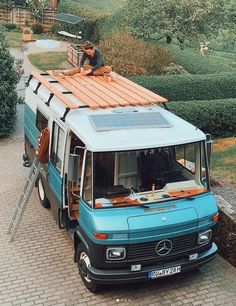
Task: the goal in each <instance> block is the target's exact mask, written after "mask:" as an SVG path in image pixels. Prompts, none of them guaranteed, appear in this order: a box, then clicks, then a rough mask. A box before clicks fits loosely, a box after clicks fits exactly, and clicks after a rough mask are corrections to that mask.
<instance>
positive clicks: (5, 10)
mask: <svg viewBox="0 0 236 306" xmlns="http://www.w3.org/2000/svg"><path fill="white" fill-rule="evenodd" d="M56 14H57V10H56V9H46V10H44V12H43V18H42V26H43V28H44V31H46V32H47V31H49V30H50V27H51V26H52V25H53V24H56V23H58V21H57V20H54V19H53V16H55V15H56ZM0 23H14V24H16V25H17V26H18V27H20V28H24V27H25V26H26V23H28V24H29V26H30V25H32V24H33V23H35V20H34V19H33V17H32V14H31V10H30V9H29V8H21V7H13V8H12V7H7V6H0Z"/></svg>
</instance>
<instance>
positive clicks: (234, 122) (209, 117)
mask: <svg viewBox="0 0 236 306" xmlns="http://www.w3.org/2000/svg"><path fill="white" fill-rule="evenodd" d="M168 108H169V109H170V111H171V112H173V113H174V114H176V115H178V116H179V117H181V118H183V119H184V120H187V121H188V122H190V123H192V124H193V125H195V126H196V127H198V128H199V129H201V130H202V131H203V132H205V133H210V134H211V135H212V136H215V137H229V136H236V99H222V100H220V99H219V100H210V101H209V100H204V101H185V102H180V101H179V102H171V103H168Z"/></svg>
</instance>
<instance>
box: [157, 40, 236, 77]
mask: <svg viewBox="0 0 236 306" xmlns="http://www.w3.org/2000/svg"><path fill="white" fill-rule="evenodd" d="M158 45H160V46H161V47H164V48H167V49H168V50H170V52H171V53H172V54H173V56H174V58H175V62H176V64H179V65H181V66H183V67H184V68H185V69H186V70H187V71H188V72H189V73H191V74H215V73H221V72H231V71H236V55H235V54H233V53H226V52H217V51H214V50H213V51H211V52H209V54H208V56H206V55H202V54H201V53H200V51H199V50H198V49H193V48H188V47H185V48H184V50H181V49H180V47H179V46H178V45H176V44H170V45H167V44H166V43H164V42H159V43H158Z"/></svg>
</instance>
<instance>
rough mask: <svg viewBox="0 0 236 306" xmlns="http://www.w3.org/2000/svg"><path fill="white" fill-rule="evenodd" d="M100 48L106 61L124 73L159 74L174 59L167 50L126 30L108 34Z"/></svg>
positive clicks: (117, 70)
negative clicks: (125, 31)
mask: <svg viewBox="0 0 236 306" xmlns="http://www.w3.org/2000/svg"><path fill="white" fill-rule="evenodd" d="M100 49H101V51H102V53H103V54H104V57H105V59H106V63H108V64H110V65H111V66H112V67H113V69H114V71H116V72H118V73H120V74H122V75H148V74H153V73H155V74H157V73H160V71H162V69H163V68H164V67H166V66H168V65H169V64H170V63H171V61H172V57H171V55H170V53H169V52H168V51H167V50H165V49H162V48H159V47H157V46H154V45H151V44H149V43H146V42H145V41H143V40H141V39H137V38H135V37H133V36H132V35H130V34H127V33H124V32H123V33H122V32H112V33H111V34H110V35H108V36H106V37H105V38H104V39H103V40H101V42H100Z"/></svg>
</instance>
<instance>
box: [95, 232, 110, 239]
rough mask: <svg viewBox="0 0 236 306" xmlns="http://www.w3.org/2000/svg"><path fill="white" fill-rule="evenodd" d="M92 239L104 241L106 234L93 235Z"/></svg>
mask: <svg viewBox="0 0 236 306" xmlns="http://www.w3.org/2000/svg"><path fill="white" fill-rule="evenodd" d="M93 237H94V238H95V239H98V240H106V239H107V234H100V233H93Z"/></svg>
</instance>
